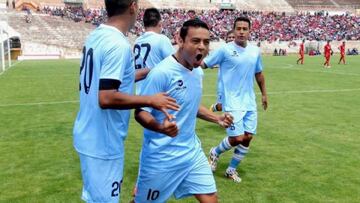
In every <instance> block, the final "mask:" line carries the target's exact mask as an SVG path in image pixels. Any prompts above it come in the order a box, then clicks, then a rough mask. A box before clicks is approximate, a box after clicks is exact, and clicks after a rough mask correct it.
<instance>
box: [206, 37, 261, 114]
mask: <svg viewBox="0 0 360 203" xmlns="http://www.w3.org/2000/svg"><path fill="white" fill-rule="evenodd" d="M204 62H205V64H206V65H207V66H208V67H212V66H214V65H219V66H220V80H221V83H222V85H223V88H222V89H223V98H222V102H223V104H222V105H223V108H224V110H225V111H237V110H241V111H256V101H255V92H254V78H255V74H256V73H259V72H262V62H261V55H260V49H259V48H258V47H256V46H253V45H250V44H248V45H247V46H246V47H245V48H243V47H240V46H238V45H236V44H235V42H230V43H228V44H226V45H224V46H223V47H221V48H219V49H217V50H215V51H213V52H211V53H210V55H209V56H207V57H206V58H205V59H204Z"/></svg>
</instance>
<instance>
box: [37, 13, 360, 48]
mask: <svg viewBox="0 0 360 203" xmlns="http://www.w3.org/2000/svg"><path fill="white" fill-rule="evenodd" d="M42 12H43V13H47V14H49V15H55V16H62V17H67V18H69V19H72V20H74V21H85V22H88V23H92V24H95V25H99V24H100V23H101V22H104V21H105V20H106V11H105V9H87V10H85V9H83V8H81V7H66V8H49V7H45V8H43V9H42ZM143 13H144V10H143V9H141V10H140V12H139V16H138V21H137V23H136V25H135V28H134V29H133V30H132V33H133V34H136V35H140V34H141V33H142V32H144V28H143V26H142V24H141V22H142V21H141V19H142V16H143ZM161 14H162V18H163V33H164V34H165V35H166V36H168V37H169V38H170V39H173V38H174V36H175V34H176V32H177V30H178V29H179V28H180V27H181V25H182V23H183V22H184V21H186V20H187V19H190V18H195V17H197V18H200V19H201V20H203V21H205V22H206V23H207V24H208V25H209V27H210V31H211V39H212V40H219V39H220V38H221V39H224V38H225V35H226V32H227V31H228V30H230V29H231V27H232V24H231V22H232V21H233V20H234V18H235V17H236V16H240V15H246V16H248V17H250V18H251V20H252V23H253V25H252V27H253V29H256V30H257V32H252V33H251V37H250V40H251V41H269V42H273V41H277V40H280V41H292V40H296V39H306V40H319V41H326V40H338V41H339V40H360V17H356V16H353V15H349V14H343V15H329V14H328V13H326V12H318V13H315V14H310V13H298V14H292V15H289V14H286V13H275V12H260V11H240V10H232V11H231V10H222V11H220V10H202V11H193V10H183V9H162V10H161Z"/></svg>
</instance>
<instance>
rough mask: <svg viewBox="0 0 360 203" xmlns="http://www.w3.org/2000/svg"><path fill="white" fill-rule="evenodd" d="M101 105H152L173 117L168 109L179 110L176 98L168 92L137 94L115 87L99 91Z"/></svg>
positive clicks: (129, 107)
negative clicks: (149, 94) (130, 93)
mask: <svg viewBox="0 0 360 203" xmlns="http://www.w3.org/2000/svg"><path fill="white" fill-rule="evenodd" d="M99 105H100V107H101V108H102V109H134V108H141V107H152V108H154V109H157V110H160V111H162V112H164V113H165V114H166V116H167V117H168V118H169V119H171V117H170V115H169V114H168V113H167V110H168V109H170V110H175V111H178V110H179V105H177V104H176V100H175V99H174V98H172V97H169V96H168V95H167V94H166V93H158V94H155V95H152V96H135V95H128V94H125V93H121V92H119V91H117V90H115V89H111V90H100V91H99Z"/></svg>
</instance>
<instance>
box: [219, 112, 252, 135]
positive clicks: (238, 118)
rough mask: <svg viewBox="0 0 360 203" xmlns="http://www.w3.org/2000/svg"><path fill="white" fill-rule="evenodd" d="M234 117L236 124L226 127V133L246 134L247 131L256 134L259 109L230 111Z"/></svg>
mask: <svg viewBox="0 0 360 203" xmlns="http://www.w3.org/2000/svg"><path fill="white" fill-rule="evenodd" d="M228 113H230V114H231V115H232V116H233V117H234V121H233V122H234V124H233V125H231V126H230V127H228V128H226V133H227V135H228V136H230V137H236V136H239V135H244V134H245V132H248V133H251V134H253V135H255V134H256V127H257V111H230V112H228Z"/></svg>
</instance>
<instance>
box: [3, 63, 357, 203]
mask: <svg viewBox="0 0 360 203" xmlns="http://www.w3.org/2000/svg"><path fill="white" fill-rule="evenodd" d="M295 60H296V57H295V56H289V57H270V56H267V57H264V66H265V70H264V73H265V76H266V82H267V90H268V94H269V96H268V97H269V109H268V110H267V111H266V112H264V111H263V110H261V109H260V108H259V125H258V134H257V136H256V138H255V139H254V140H253V142H252V145H251V150H250V153H249V154H248V156H247V157H246V158H245V160H244V161H243V162H242V163H241V165H240V168H239V169H238V171H239V173H240V175H241V177H242V179H243V182H241V183H240V184H235V183H233V182H231V181H229V180H227V179H225V178H224V177H223V173H224V170H225V169H226V167H227V164H228V162H229V159H230V156H231V153H230V152H228V153H225V154H224V155H223V156H222V157H221V159H220V163H219V168H218V171H217V172H216V173H215V174H214V175H215V178H216V182H217V187H218V195H219V200H220V202H224V203H231V202H360V174H359V172H360V110H359V105H360V57H347V61H348V64H349V65H345V66H344V65H337V64H336V63H337V60H338V56H335V57H333V59H332V64H333V65H332V68H331V69H324V68H322V65H321V64H322V61H323V58H322V57H313V58H310V57H307V58H306V59H305V63H306V65H303V66H300V65H296V64H295ZM78 73H79V61H77V60H76V61H74V60H66V61H64V60H56V61H26V62H21V63H18V64H16V65H15V66H14V67H12V68H11V69H9V70H7V71H6V72H5V73H4V74H2V75H0V95H1V96H0V202H81V200H80V195H81V187H82V183H81V174H80V164H79V160H78V156H77V153H76V152H75V150H74V148H73V146H72V126H73V121H74V119H75V116H76V112H77V109H78V102H77V100H78ZM216 76H217V72H216V70H205V81H204V92H203V94H204V97H203V104H205V105H206V106H208V105H210V104H211V103H212V102H214V101H215V98H216V96H215V95H216V92H215V91H216V89H215V86H216ZM257 92H258V88H257ZM258 104H259V99H258ZM197 134H198V136H199V137H200V139H201V141H202V144H203V148H204V151H205V152H206V153H207V152H208V151H209V149H210V148H211V147H212V146H214V145H217V144H218V143H219V141H220V140H221V139H222V138H223V137H224V135H225V131H224V130H222V129H220V128H218V127H217V126H215V125H213V124H210V123H206V122H203V121H199V122H198V125H197ZM141 143H142V135H141V128H140V126H139V125H138V124H137V123H136V122H134V120H133V119H131V123H130V131H129V134H128V139H127V141H126V161H125V170H124V174H125V176H124V183H123V187H122V192H121V194H122V197H121V200H122V201H121V202H128V201H129V200H130V199H131V190H132V187H133V186H134V183H135V178H136V175H137V167H138V155H139V151H140V147H141ZM169 202H174V200H173V199H172V200H170V201H169ZM178 202H196V201H195V200H194V198H187V199H184V200H180V201H178Z"/></svg>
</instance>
